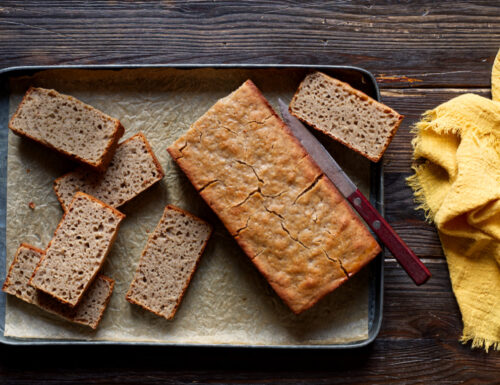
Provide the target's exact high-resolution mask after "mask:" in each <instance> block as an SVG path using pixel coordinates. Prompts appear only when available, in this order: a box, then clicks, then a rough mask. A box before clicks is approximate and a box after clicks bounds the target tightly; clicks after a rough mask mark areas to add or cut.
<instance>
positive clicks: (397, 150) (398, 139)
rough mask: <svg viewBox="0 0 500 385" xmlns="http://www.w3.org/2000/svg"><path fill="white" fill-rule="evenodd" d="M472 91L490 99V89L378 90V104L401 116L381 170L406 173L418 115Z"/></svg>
mask: <svg viewBox="0 0 500 385" xmlns="http://www.w3.org/2000/svg"><path fill="white" fill-rule="evenodd" d="M467 92H472V93H475V94H478V95H481V96H484V97H487V98H491V91H490V88H480V89H476V88H474V89H464V88H443V89H439V88H437V89H436V88H435V89H432V88H431V89H422V88H417V89H385V90H382V92H381V96H382V101H383V102H384V103H386V104H387V105H389V106H391V107H392V108H394V109H395V110H396V111H398V112H399V113H400V114H403V115H404V116H405V118H404V120H403V122H402V123H401V126H400V127H399V130H398V132H397V133H396V135H395V136H394V139H393V140H392V142H391V144H390V145H389V147H388V148H387V151H386V152H385V154H384V171H385V172H386V173H392V172H403V173H405V172H410V171H411V163H412V153H413V150H412V146H411V140H412V139H413V137H414V134H413V133H412V132H411V129H412V127H413V126H414V125H415V123H417V122H418V121H419V120H420V118H421V115H422V114H423V113H424V112H425V111H427V110H431V109H433V108H435V107H437V106H438V105H439V104H441V103H444V102H446V101H448V100H450V99H452V98H454V97H456V96H459V95H462V94H464V93H467Z"/></svg>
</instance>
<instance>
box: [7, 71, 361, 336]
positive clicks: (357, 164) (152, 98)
mask: <svg viewBox="0 0 500 385" xmlns="http://www.w3.org/2000/svg"><path fill="white" fill-rule="evenodd" d="M304 74H305V73H304V72H303V71H301V70H239V69H236V70H230V69H201V70H199V69H196V70H175V69H158V70H143V69H139V70H121V71H90V70H85V71H83V70H50V71H44V72H40V73H38V74H36V75H35V76H33V77H23V78H18V79H14V80H13V81H12V82H11V97H10V115H11V116H12V114H13V112H14V111H15V109H16V108H17V106H18V104H19V102H20V100H21V97H22V95H23V94H24V92H25V91H26V89H27V88H28V87H29V86H30V85H34V86H42V87H47V88H54V89H56V90H58V91H60V92H62V93H67V94H70V95H73V96H75V97H76V98H78V99H80V100H82V101H84V102H86V103H89V104H91V105H92V106H94V107H96V108H99V109H100V110H102V111H104V112H106V113H107V114H109V115H111V116H113V117H116V118H118V119H120V121H121V122H122V124H123V125H124V127H125V130H126V131H125V135H124V137H123V139H126V138H128V137H130V136H132V135H134V134H135V133H137V132H138V131H142V132H144V134H145V135H146V137H147V138H148V140H149V141H150V143H151V145H152V147H153V150H154V152H155V153H156V155H157V156H158V158H159V160H160V163H161V165H162V166H163V167H164V169H165V171H166V176H165V178H164V179H163V180H162V181H161V182H160V183H158V184H157V185H155V186H154V187H152V188H151V189H150V190H148V191H146V192H145V193H143V194H141V195H140V196H139V197H137V198H136V199H134V200H133V201H132V202H130V203H128V204H127V205H125V206H123V207H122V208H121V209H120V210H121V211H122V212H123V213H125V214H126V215H127V217H126V219H125V220H124V222H123V224H122V226H121V229H120V232H119V234H118V238H117V240H116V243H115V245H114V246H113V249H112V252H111V253H110V255H109V256H108V258H107V261H106V263H105V266H104V268H103V272H104V273H105V274H106V275H109V276H111V277H112V278H114V279H115V280H116V285H115V290H114V293H113V296H112V298H111V301H110V304H109V306H108V309H107V310H106V312H105V315H104V318H103V320H102V323H101V324H100V326H99V328H98V330H97V331H91V330H89V329H88V328H85V327H83V326H77V325H73V324H71V323H69V322H66V321H64V320H60V319H58V318H57V317H55V316H52V315H50V314H47V313H45V312H43V311H42V310H39V309H37V308H35V307H33V306H31V305H28V304H25V303H23V302H22V301H20V300H18V299H16V298H8V301H7V305H6V319H5V335H6V336H11V337H21V338H45V339H80V340H82V339H83V340H108V341H149V342H151V341H152V342H159V343H186V344H212V343H221V344H252V345H259V344H266V345H282V344H328V343H341V342H347V341H355V340H360V339H365V338H367V335H368V291H369V287H368V286H369V277H368V276H369V272H368V271H367V270H366V269H365V270H363V271H362V272H361V273H360V274H358V275H357V276H355V277H354V278H353V279H351V280H350V281H349V282H348V283H346V284H345V285H343V286H342V287H340V288H339V289H337V290H335V291H334V292H333V293H331V294H330V295H328V296H327V297H325V298H324V299H323V300H322V301H321V302H319V303H318V304H317V305H316V306H314V307H313V308H312V309H310V310H308V311H306V312H305V313H303V314H301V315H300V316H296V315H294V314H293V313H292V312H291V311H290V310H289V309H288V308H287V307H286V306H285V305H284V304H283V303H282V302H281V300H280V299H279V298H278V297H277V295H276V294H275V293H274V292H273V291H272V289H271V288H270V287H269V286H268V284H267V283H266V281H265V280H264V278H262V277H261V275H260V274H259V273H258V272H257V270H256V269H255V268H254V267H253V265H252V264H251V262H250V260H249V259H248V257H246V256H245V255H244V254H243V253H242V251H241V250H240V249H239V247H238V246H237V244H236V243H235V241H234V240H233V239H232V238H231V236H230V235H229V234H228V233H227V231H226V230H225V229H224V227H223V226H222V224H221V223H220V222H219V221H218V219H217V217H216V216H215V215H214V214H213V213H212V211H211V210H210V209H209V208H208V206H206V205H205V203H204V202H203V201H202V199H201V198H200V197H199V196H198V194H197V193H196V191H195V190H194V189H193V187H192V186H191V184H190V183H189V182H188V180H187V179H186V177H185V176H184V175H183V174H182V172H181V171H180V170H179V169H178V168H177V166H175V164H174V163H173V162H172V160H171V159H170V157H169V155H168V154H167V151H166V148H167V147H168V146H169V145H170V144H171V143H172V142H173V141H174V140H175V139H177V138H178V137H179V136H180V135H181V134H182V133H183V132H184V131H186V130H187V129H188V128H189V126H190V124H191V123H193V122H194V121H195V120H196V119H197V118H198V117H200V116H201V115H202V114H203V113H204V112H205V111H206V110H207V109H208V108H209V107H210V106H211V105H212V104H214V103H215V102H216V101H217V99H219V98H221V97H223V96H225V95H227V94H229V93H230V92H231V91H233V90H234V89H236V88H237V87H238V86H239V85H240V84H241V83H242V82H243V81H245V80H246V79H248V78H251V79H252V80H253V81H254V82H255V83H256V84H257V86H258V87H259V88H260V89H261V90H262V92H263V93H264V95H265V96H266V97H267V98H268V99H269V100H270V102H271V104H273V106H277V99H278V97H282V98H284V99H285V100H290V99H291V96H292V95H293V92H294V91H295V89H296V87H297V86H298V84H299V82H300V81H301V79H302V78H303V76H304ZM328 142H329V143H330V145H329V147H330V150H331V151H332V153H333V154H334V156H335V157H336V159H337V160H338V161H339V163H340V164H341V165H342V166H343V167H344V169H345V170H346V171H347V173H348V174H350V175H351V177H353V179H354V180H355V182H356V183H358V185H360V187H361V188H362V189H363V190H364V192H365V193H368V189H369V185H368V183H369V163H368V161H366V160H365V159H364V158H362V157H360V156H358V155H356V154H355V153H354V152H352V151H349V150H346V149H344V148H343V147H342V146H340V145H336V144H334V143H332V142H331V141H328ZM73 167H74V164H72V163H71V162H69V161H68V160H66V159H65V158H63V157H61V156H60V155H58V154H57V153H55V152H53V151H51V150H48V149H46V148H44V147H43V146H41V145H38V144H35V143H32V142H30V141H28V140H26V139H21V138H19V137H17V136H15V135H13V134H12V133H11V132H9V148H8V179H7V182H8V192H7V266H9V265H10V262H11V261H12V258H13V255H14V253H15V250H16V249H17V247H18V246H19V244H20V243H21V242H26V243H30V244H32V245H34V246H37V247H40V248H45V247H46V246H47V244H48V242H49V240H50V239H51V237H52V235H53V232H54V230H55V228H56V226H57V223H58V222H59V220H60V219H61V216H62V210H61V207H60V205H59V203H58V201H57V199H56V197H55V194H54V192H53V190H52V183H53V180H54V179H55V178H56V177H58V176H60V175H62V174H63V173H64V172H66V171H69V170H70V169H72V168H73ZM30 202H33V203H34V205H35V207H34V209H32V208H30V207H29V203H30ZM168 203H171V204H175V205H178V206H180V207H182V208H184V209H186V210H188V211H190V212H192V213H194V214H195V215H198V216H200V217H202V218H204V219H205V220H207V221H209V222H211V223H212V224H214V225H215V232H214V235H213V237H212V239H211V241H210V243H209V245H208V247H207V250H206V252H205V254H204V255H203V257H202V260H201V263H200V266H199V268H198V270H197V272H196V273H195V275H194V278H193V280H192V282H191V285H190V287H189V289H188V291H187V293H186V295H185V297H184V299H183V302H182V304H181V306H180V308H179V310H178V312H177V314H176V316H175V319H174V320H173V321H167V320H165V319H163V318H160V317H157V316H155V315H153V314H151V313H149V312H147V311H145V310H143V309H141V308H139V307H137V306H134V305H131V304H129V303H128V302H127V301H126V300H125V293H126V291H127V289H128V286H129V284H130V282H131V280H132V277H133V274H134V272H135V269H136V266H137V263H138V260H139V256H140V254H141V251H142V249H143V248H144V245H145V243H146V240H147V237H148V234H149V233H150V232H151V231H152V230H153V229H154V228H155V226H156V224H157V222H158V220H159V219H160V217H161V214H162V212H163V209H164V207H165V205H166V204H168Z"/></svg>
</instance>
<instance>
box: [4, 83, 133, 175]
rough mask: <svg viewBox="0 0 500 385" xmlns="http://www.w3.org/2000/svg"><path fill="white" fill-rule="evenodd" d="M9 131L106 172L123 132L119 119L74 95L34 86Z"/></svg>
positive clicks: (11, 123) (12, 120)
mask: <svg viewBox="0 0 500 385" xmlns="http://www.w3.org/2000/svg"><path fill="white" fill-rule="evenodd" d="M9 128H10V129H11V130H12V131H13V132H14V133H15V134H18V135H20V136H25V137H27V138H30V139H32V140H34V141H36V142H39V143H41V144H44V145H45V146H48V147H50V148H52V149H54V150H57V151H59V152H60V153H62V154H64V155H66V156H68V157H70V158H71V159H74V160H76V161H78V162H81V163H84V164H86V165H88V166H90V167H93V168H95V169H96V170H98V171H104V170H105V169H106V167H107V165H108V163H109V162H110V161H111V158H112V157H113V154H114V152H115V150H116V146H117V145H118V140H119V139H120V137H121V136H122V135H123V132H124V129H123V126H122V125H121V123H120V122H119V121H118V120H117V119H113V118H111V117H109V116H108V115H105V114H104V113H102V112H101V111H99V110H97V109H95V108H93V107H91V106H89V105H87V104H85V103H82V102H81V101H79V100H77V99H75V98H74V97H72V96H68V95H63V94H60V93H58V92H56V91H54V90H47V89H44V88H33V87H32V88H30V89H29V90H28V91H27V92H26V95H24V98H23V100H22V101H21V104H20V105H19V107H18V108H17V111H16V112H15V114H14V115H13V116H12V118H11V120H10V122H9Z"/></svg>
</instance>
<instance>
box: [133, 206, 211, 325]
mask: <svg viewBox="0 0 500 385" xmlns="http://www.w3.org/2000/svg"><path fill="white" fill-rule="evenodd" d="M211 233H212V227H211V226H210V225H209V224H208V223H206V222H204V221H203V220H201V219H200V218H197V217H195V216H194V215H192V214H190V213H188V212H186V211H184V210H182V209H180V208H178V207H175V206H171V205H169V206H167V207H166V208H165V211H164V212H163V216H162V217H161V219H160V222H159V223H158V225H157V226H156V229H155V230H154V232H153V233H151V235H150V236H149V239H148V242H147V244H146V247H145V248H144V251H143V252H142V255H141V259H140V261H139V266H138V267H137V271H136V273H135V276H134V279H133V281H132V283H131V284H130V288H129V290H128V292H127V295H126V297H125V298H126V299H127V301H129V302H130V303H134V304H136V305H139V306H142V307H143V308H144V309H147V310H149V311H151V312H153V313H154V314H156V315H159V316H161V317H165V318H166V319H168V320H169V319H172V318H174V315H175V312H176V311H177V308H178V307H179V304H180V303H181V300H182V297H183V296H184V293H185V292H186V289H187V287H188V285H189V282H190V281H191V277H192V276H193V274H194V272H195V270H196V267H197V265H198V262H199V260H200V258H201V255H202V254H203V250H205V246H206V244H207V242H208V239H209V238H210V235H211Z"/></svg>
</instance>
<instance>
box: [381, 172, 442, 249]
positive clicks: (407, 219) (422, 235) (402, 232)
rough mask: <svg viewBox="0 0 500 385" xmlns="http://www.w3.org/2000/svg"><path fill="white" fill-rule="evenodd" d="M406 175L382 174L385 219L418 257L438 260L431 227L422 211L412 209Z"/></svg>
mask: <svg viewBox="0 0 500 385" xmlns="http://www.w3.org/2000/svg"><path fill="white" fill-rule="evenodd" d="M410 175H411V173H386V174H385V176H384V192H385V218H386V219H387V221H388V222H389V224H390V225H391V226H392V227H393V228H394V230H396V232H397V233H398V234H399V236H400V237H401V238H402V239H403V240H404V241H405V242H406V243H407V244H408V246H410V248H411V249H412V250H413V251H414V252H415V254H417V255H418V256H419V257H420V258H438V259H441V258H443V250H442V247H441V243H440V241H439V237H438V235H437V232H436V228H435V226H434V225H433V224H431V223H429V222H427V221H426V220H425V215H424V211H423V210H416V209H415V208H416V204H415V202H414V198H413V191H412V189H411V188H410V187H409V186H408V185H407V183H406V178H407V177H408V176H410ZM387 253H388V255H390V253H389V252H387Z"/></svg>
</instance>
